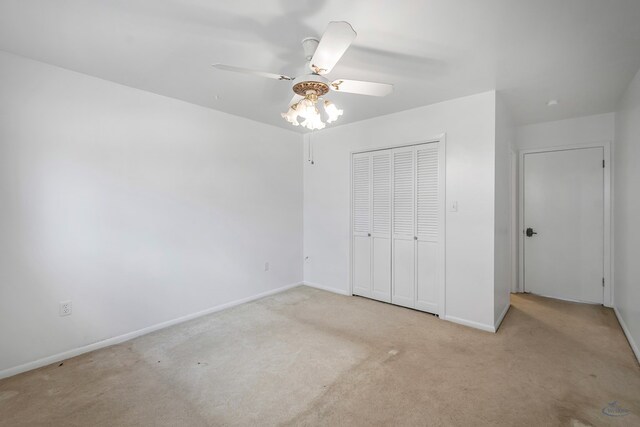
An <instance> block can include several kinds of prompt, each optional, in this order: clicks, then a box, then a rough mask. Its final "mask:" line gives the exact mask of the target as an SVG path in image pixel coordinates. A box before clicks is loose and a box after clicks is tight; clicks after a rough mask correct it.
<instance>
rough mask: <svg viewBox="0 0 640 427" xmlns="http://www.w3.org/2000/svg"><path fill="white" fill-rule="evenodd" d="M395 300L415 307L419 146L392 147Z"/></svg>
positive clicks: (392, 295)
mask: <svg viewBox="0 0 640 427" xmlns="http://www.w3.org/2000/svg"><path fill="white" fill-rule="evenodd" d="M392 166H393V180H392V182H393V185H392V190H393V192H392V206H393V208H392V212H393V215H392V267H391V269H392V277H393V280H392V292H391V302H392V303H393V304H398V305H402V306H405V307H411V308H415V236H416V234H415V228H416V224H415V222H416V221H415V148H414V147H406V148H396V149H393V150H392Z"/></svg>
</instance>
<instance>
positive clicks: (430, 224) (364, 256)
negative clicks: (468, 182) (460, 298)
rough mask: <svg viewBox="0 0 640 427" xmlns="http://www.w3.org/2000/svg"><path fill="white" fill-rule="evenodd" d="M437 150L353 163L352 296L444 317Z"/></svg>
mask: <svg viewBox="0 0 640 427" xmlns="http://www.w3.org/2000/svg"><path fill="white" fill-rule="evenodd" d="M439 144H440V143H439V142H431V143H425V144H420V145H413V146H407V147H400V148H391V149H384V150H376V151H369V152H363V153H355V154H353V155H352V156H353V157H352V234H353V235H352V269H351V271H352V293H353V294H354V295H360V296H363V297H368V298H372V299H376V300H379V301H385V302H389V303H392V304H397V305H401V306H405V307H410V308H414V309H418V310H422V311H427V312H430V313H435V314H439V311H438V307H439V287H440V275H441V274H442V271H441V270H442V268H443V267H442V265H441V264H442V263H443V261H444V260H443V255H442V248H443V245H442V244H441V243H442V239H443V237H444V236H443V235H442V234H443V218H442V216H443V214H444V208H443V206H444V204H443V197H442V196H443V195H441V194H440V193H441V192H442V190H441V185H440V181H441V179H442V178H441V172H442V170H441V168H442V166H441V164H440V163H442V160H441V157H442V159H443V158H444V157H443V156H441V153H440V151H439Z"/></svg>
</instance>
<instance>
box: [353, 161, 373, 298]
mask: <svg viewBox="0 0 640 427" xmlns="http://www.w3.org/2000/svg"><path fill="white" fill-rule="evenodd" d="M352 167H353V182H352V185H353V189H352V199H353V201H352V203H353V207H352V209H353V237H352V238H353V242H352V250H353V267H352V269H353V270H352V274H353V278H352V280H353V294H354V295H361V296H364V297H371V188H370V187H371V155H370V153H360V154H355V155H354V156H353V166H352Z"/></svg>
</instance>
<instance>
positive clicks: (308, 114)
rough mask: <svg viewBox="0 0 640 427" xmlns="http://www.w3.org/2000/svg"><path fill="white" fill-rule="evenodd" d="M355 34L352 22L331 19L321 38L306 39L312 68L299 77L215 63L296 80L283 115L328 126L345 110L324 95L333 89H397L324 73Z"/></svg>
mask: <svg viewBox="0 0 640 427" xmlns="http://www.w3.org/2000/svg"><path fill="white" fill-rule="evenodd" d="M355 38H356V32H355V31H354V30H353V28H352V27H351V25H350V24H349V23H348V22H343V21H341V22H330V23H329V25H328V27H327V30H326V31H325V32H324V34H323V36H322V38H321V39H320V41H318V39H316V38H313V37H307V38H305V39H304V40H302V48H303V50H304V53H305V58H306V59H307V66H308V67H309V69H310V70H311V72H310V73H309V74H304V75H302V76H298V77H295V78H292V77H288V76H285V75H281V74H276V73H265V72H262V71H254V70H250V69H246V68H241V67H234V66H230V65H223V64H214V65H213V66H214V67H216V68H218V69H220V70H224V71H233V72H239V73H244V74H252V75H256V76H260V77H266V78H270V79H275V80H289V81H292V82H293V84H292V86H291V88H292V90H293V92H294V93H295V95H294V97H293V99H292V100H291V102H290V103H289V109H288V110H287V112H286V113H281V114H280V115H281V116H282V118H284V119H285V120H286V121H287V122H289V123H291V124H292V125H293V126H300V125H302V126H303V127H305V128H307V129H309V130H316V129H324V127H325V126H326V123H333V122H335V121H336V120H337V119H338V117H340V116H341V115H342V114H343V110H341V109H339V108H338V107H336V105H335V104H334V103H333V102H331V101H330V100H328V99H326V98H324V95H326V94H327V93H329V92H330V91H332V90H333V91H336V92H345V93H355V94H359V95H371V96H385V95H388V94H390V93H391V92H392V91H393V86H392V85H390V84H386V83H373V82H364V81H357V80H346V79H337V80H334V81H330V80H328V79H327V78H326V77H324V75H325V74H328V73H330V72H331V70H332V69H333V67H335V65H336V64H337V63H338V61H339V60H340V58H342V55H343V54H344V53H345V51H346V50H347V48H348V47H349V46H350V45H351V43H352V42H353V40H354V39H355ZM318 101H322V104H323V106H324V112H325V113H326V115H327V121H326V123H325V122H323V121H322V116H321V115H320V111H319V110H318V107H317V106H316V105H317V103H318ZM298 119H303V121H302V122H299V121H298Z"/></svg>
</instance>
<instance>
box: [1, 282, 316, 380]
mask: <svg viewBox="0 0 640 427" xmlns="http://www.w3.org/2000/svg"><path fill="white" fill-rule="evenodd" d="M302 284H303V283H302V282H300V283H294V284H291V285H286V286H282V287H280V288H276V289H272V290H270V291H266V292H261V293H259V294H256V295H252V296H250V297H246V298H241V299H239V300H235V301H231V302H227V303H224V304H220V305H216V306H215V307H211V308H208V309H206V310H202V311H198V312H196V313H192V314H187V315H186V316H182V317H178V318H176V319H172V320H167V321H166V322H162V323H158V324H155V325H152V326H148V327H146V328H142V329H138V330H137V331H133V332H129V333H126V334H123V335H119V336H117V337H112V338H107V339H106V340H102V341H98V342H95V343H92V344H89V345H85V346H82V347H78V348H74V349H71V350H67V351H64V352H62V353H58V354H54V355H51V356H47V357H43V358H42V359H38V360H34V361H32V362H27V363H24V364H22V365H18V366H15V367H13V368H8V369H4V370H2V371H0V379H2V378H7V377H11V376H14V375H17V374H21V373H23V372H27V371H31V370H33V369H37V368H41V367H43V366H47V365H50V364H52V363H56V362H60V361H62V360H66V359H69V358H72V357H75V356H79V355H81V354H84V353H88V352H90V351H94V350H98V349H100V348H104V347H109V346H112V345H115V344H120V343H122V342H125V341H129V340H131V339H133V338H137V337H139V336H142V335H146V334H149V333H151V332H155V331H157V330H160V329H164V328H168V327H169V326H173V325H177V324H179V323H183V322H187V321H189V320H193V319H196V318H198V317H202V316H206V315H207V314H211V313H215V312H217V311H222V310H225V309H227V308H231V307H235V306H237V305H240V304H244V303H247V302H251V301H255V300H257V299H260V298H264V297H267V296H269V295H273V294H277V293H280V292H284V291H286V290H288V289H291V288H295V287H297V286H300V285H302Z"/></svg>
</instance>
